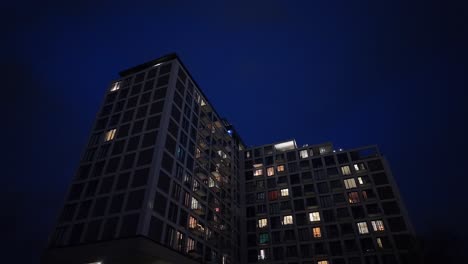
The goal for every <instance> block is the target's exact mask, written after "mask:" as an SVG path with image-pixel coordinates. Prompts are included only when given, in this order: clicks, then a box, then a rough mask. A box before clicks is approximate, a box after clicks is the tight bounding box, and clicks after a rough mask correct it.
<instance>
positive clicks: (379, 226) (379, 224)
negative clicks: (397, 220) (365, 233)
mask: <svg viewBox="0 0 468 264" xmlns="http://www.w3.org/2000/svg"><path fill="white" fill-rule="evenodd" d="M371 223H372V229H374V231H385V227H384V224H383V221H382V220H375V221H371Z"/></svg>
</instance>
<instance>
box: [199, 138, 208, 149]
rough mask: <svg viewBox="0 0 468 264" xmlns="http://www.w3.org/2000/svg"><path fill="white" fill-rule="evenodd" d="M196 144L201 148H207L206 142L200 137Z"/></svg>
mask: <svg viewBox="0 0 468 264" xmlns="http://www.w3.org/2000/svg"><path fill="white" fill-rule="evenodd" d="M198 146H200V149H201V150H206V149H208V148H209V145H208V142H206V140H204V139H202V138H199V139H198Z"/></svg>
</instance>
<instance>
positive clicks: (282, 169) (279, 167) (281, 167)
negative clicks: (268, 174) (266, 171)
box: [276, 165, 284, 172]
mask: <svg viewBox="0 0 468 264" xmlns="http://www.w3.org/2000/svg"><path fill="white" fill-rule="evenodd" d="M276 170H277V171H278V172H283V171H284V165H278V166H277V167H276Z"/></svg>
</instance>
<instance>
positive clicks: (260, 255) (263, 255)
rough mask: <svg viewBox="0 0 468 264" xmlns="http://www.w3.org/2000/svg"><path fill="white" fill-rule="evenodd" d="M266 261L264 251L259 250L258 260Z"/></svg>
mask: <svg viewBox="0 0 468 264" xmlns="http://www.w3.org/2000/svg"><path fill="white" fill-rule="evenodd" d="M264 259H266V250H265V249H260V251H259V252H258V260H264Z"/></svg>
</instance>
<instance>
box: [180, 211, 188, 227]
mask: <svg viewBox="0 0 468 264" xmlns="http://www.w3.org/2000/svg"><path fill="white" fill-rule="evenodd" d="M187 217H188V213H187V212H186V211H185V210H183V209H180V214H179V226H181V227H184V228H187Z"/></svg>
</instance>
